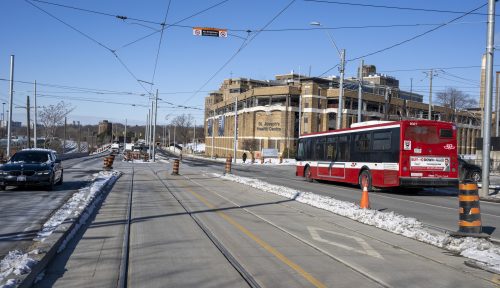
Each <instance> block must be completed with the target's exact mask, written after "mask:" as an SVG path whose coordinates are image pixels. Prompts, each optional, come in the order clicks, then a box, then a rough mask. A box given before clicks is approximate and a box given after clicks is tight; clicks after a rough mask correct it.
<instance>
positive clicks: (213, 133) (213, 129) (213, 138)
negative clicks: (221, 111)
mask: <svg viewBox="0 0 500 288" xmlns="http://www.w3.org/2000/svg"><path fill="white" fill-rule="evenodd" d="M214 140H215V108H214V115H213V117H212V158H214V146H215V143H214Z"/></svg>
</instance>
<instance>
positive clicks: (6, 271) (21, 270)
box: [0, 250, 37, 288]
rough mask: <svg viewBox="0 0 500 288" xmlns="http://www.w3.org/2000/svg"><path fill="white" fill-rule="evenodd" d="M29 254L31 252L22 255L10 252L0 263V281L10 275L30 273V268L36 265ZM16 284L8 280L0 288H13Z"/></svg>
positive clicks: (18, 252) (16, 251)
mask: <svg viewBox="0 0 500 288" xmlns="http://www.w3.org/2000/svg"><path fill="white" fill-rule="evenodd" d="M29 254H33V252H30V253H27V254H24V253H22V252H21V251H18V250H14V251H10V252H9V254H7V256H5V258H4V259H3V260H2V261H0V281H2V280H3V279H4V278H5V277H7V276H8V275H10V274H14V275H21V274H26V273H30V272H31V267H33V265H35V264H36V263H37V261H36V260H33V259H32V258H31V257H30V256H29ZM16 284H17V282H16V281H15V280H12V279H11V280H9V281H7V283H6V284H5V285H4V286H1V287H4V288H6V287H13V286H15V285H16Z"/></svg>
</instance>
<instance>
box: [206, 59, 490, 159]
mask: <svg viewBox="0 0 500 288" xmlns="http://www.w3.org/2000/svg"><path fill="white" fill-rule="evenodd" d="M364 70H365V69H364ZM366 70H367V71H368V72H370V73H372V74H370V75H368V74H367V75H368V76H367V77H366V78H363V87H362V88H363V93H362V99H363V101H362V103H361V105H362V106H361V107H362V121H368V120H384V119H386V120H399V119H427V118H428V116H427V115H428V111H429V105H428V104H426V103H423V96H422V95H420V94H417V93H411V92H407V91H402V90H400V89H399V81H398V80H397V79H395V78H393V77H390V76H386V75H380V74H376V68H375V66H373V65H371V66H367V68H366ZM368 72H367V73H368ZM359 82H360V81H359V79H356V78H350V79H346V80H345V81H344V101H343V102H344V107H343V109H342V110H341V113H342V123H341V125H340V126H341V127H342V128H346V127H350V126H351V124H352V123H355V122H357V110H358V87H359ZM339 91H340V89H339V78H338V77H328V78H318V77H306V76H303V75H298V74H294V73H293V72H292V73H290V74H284V75H277V76H276V78H275V80H266V81H263V80H255V79H249V78H232V79H226V80H224V82H223V83H222V85H221V87H220V88H219V90H217V91H214V92H212V93H210V94H209V95H208V96H207V97H206V98H205V144H206V148H205V153H206V154H207V155H209V156H212V153H213V156H215V155H218V156H227V155H232V154H233V147H234V127H235V123H234V121H235V120H234V118H235V117H234V110H235V109H234V108H235V107H234V104H235V100H237V113H238V122H237V134H238V142H237V157H241V156H242V154H243V153H246V154H247V156H249V151H248V150H246V149H245V147H244V145H243V142H245V140H246V139H255V140H257V142H258V143H257V144H258V145H257V146H258V147H257V149H256V151H261V150H262V149H265V148H271V149H277V150H278V151H279V153H283V152H285V151H288V150H290V151H295V149H296V147H295V145H296V142H297V139H298V137H299V131H300V134H307V133H315V132H324V131H329V130H335V129H336V126H337V125H336V121H337V113H339V109H338V100H339ZM386 103H387V105H386ZM299 115H300V116H299ZM431 116H432V119H435V120H442V121H451V122H454V123H456V125H457V132H458V133H457V139H458V150H459V154H474V153H475V151H476V147H475V141H474V140H475V138H476V137H479V134H480V123H481V116H480V113H477V112H475V111H454V110H452V109H450V108H447V107H441V106H437V105H433V109H432V115H431ZM246 142H249V141H246Z"/></svg>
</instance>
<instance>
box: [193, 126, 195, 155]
mask: <svg viewBox="0 0 500 288" xmlns="http://www.w3.org/2000/svg"><path fill="white" fill-rule="evenodd" d="M193 147H194V150H193V154H194V151H196V120H194V127H193Z"/></svg>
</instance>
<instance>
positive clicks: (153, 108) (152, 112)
mask: <svg viewBox="0 0 500 288" xmlns="http://www.w3.org/2000/svg"><path fill="white" fill-rule="evenodd" d="M154 113H155V102H154V100H153V101H151V115H150V116H149V159H153V140H152V139H153V115H154Z"/></svg>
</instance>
